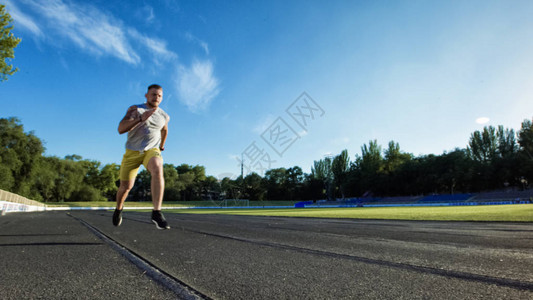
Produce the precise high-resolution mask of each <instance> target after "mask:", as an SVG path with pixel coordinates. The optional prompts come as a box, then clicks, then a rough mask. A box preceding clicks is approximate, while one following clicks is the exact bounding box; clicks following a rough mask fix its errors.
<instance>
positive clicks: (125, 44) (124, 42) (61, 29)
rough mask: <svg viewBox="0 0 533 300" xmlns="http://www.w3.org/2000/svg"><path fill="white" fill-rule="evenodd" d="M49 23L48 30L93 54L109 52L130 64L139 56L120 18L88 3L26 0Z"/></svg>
mask: <svg viewBox="0 0 533 300" xmlns="http://www.w3.org/2000/svg"><path fill="white" fill-rule="evenodd" d="M27 3H28V4H29V5H30V6H31V7H33V8H34V9H35V10H36V11H37V12H38V13H39V14H41V15H42V16H43V17H44V18H45V20H46V21H47V22H48V25H49V28H48V29H50V31H53V32H54V33H55V34H58V35H60V36H63V37H65V38H67V40H70V41H72V42H74V43H75V44H76V45H77V46H78V47H80V48H82V49H83V50H86V51H88V52H90V53H93V54H96V55H111V56H114V57H116V58H118V59H121V60H123V61H125V62H128V63H131V64H137V63H139V62H140V60H141V59H140V56H139V54H137V52H136V51H135V50H134V49H133V48H132V47H131V45H130V43H129V41H128V38H127V36H126V34H125V31H126V30H125V27H124V26H123V24H122V22H121V21H120V20H117V19H116V18H114V17H113V16H111V15H108V14H106V13H105V12H103V11H101V10H98V9H97V8H95V7H93V6H89V5H84V6H82V5H76V4H70V3H69V4H66V3H63V1H62V0H47V1H41V0H34V1H27Z"/></svg>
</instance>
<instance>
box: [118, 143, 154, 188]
mask: <svg viewBox="0 0 533 300" xmlns="http://www.w3.org/2000/svg"><path fill="white" fill-rule="evenodd" d="M152 157H160V158H161V159H163V157H162V156H161V150H159V149H158V148H153V149H150V150H146V151H143V152H140V151H133V150H130V149H126V153H125V154H124V156H123V157H122V163H121V164H120V180H123V181H126V180H134V179H135V177H136V176H137V172H139V167H140V166H141V164H142V165H143V166H144V167H145V168H146V169H148V162H149V161H150V159H152Z"/></svg>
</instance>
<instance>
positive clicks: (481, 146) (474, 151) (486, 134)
mask: <svg viewBox="0 0 533 300" xmlns="http://www.w3.org/2000/svg"><path fill="white" fill-rule="evenodd" d="M468 145H469V147H468V148H467V150H468V154H469V155H470V156H471V157H472V159H474V160H476V161H479V162H482V163H489V162H490V161H491V160H493V159H494V158H495V157H496V154H497V153H498V136H497V135H496V128H494V127H493V126H488V127H487V126H485V127H484V128H483V131H479V130H476V131H474V133H472V135H471V136H470V142H469V143H468Z"/></svg>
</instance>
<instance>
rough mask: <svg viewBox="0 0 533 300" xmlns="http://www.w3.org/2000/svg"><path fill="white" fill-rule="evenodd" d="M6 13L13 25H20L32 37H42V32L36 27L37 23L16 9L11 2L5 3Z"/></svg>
mask: <svg viewBox="0 0 533 300" xmlns="http://www.w3.org/2000/svg"><path fill="white" fill-rule="evenodd" d="M5 4H6V8H7V12H8V13H9V15H11V17H12V18H13V20H14V23H15V24H16V25H17V26H18V25H20V26H21V27H22V28H23V29H25V30H28V31H30V32H31V33H32V34H33V35H35V36H38V37H42V36H43V32H42V31H41V29H40V28H39V26H38V25H37V23H36V22H35V21H34V20H33V19H32V17H30V16H29V15H27V14H25V13H23V12H21V11H20V10H19V9H18V7H17V6H16V5H15V4H14V3H13V2H11V1H7V2H6V3H5Z"/></svg>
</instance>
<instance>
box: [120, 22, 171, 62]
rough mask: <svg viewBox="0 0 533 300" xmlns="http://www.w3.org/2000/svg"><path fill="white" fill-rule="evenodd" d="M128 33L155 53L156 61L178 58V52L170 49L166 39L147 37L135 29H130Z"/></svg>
mask: <svg viewBox="0 0 533 300" xmlns="http://www.w3.org/2000/svg"><path fill="white" fill-rule="evenodd" d="M128 34H129V35H130V36H131V37H132V38H134V39H136V40H137V41H139V42H140V43H141V44H142V45H143V46H144V47H146V48H147V49H148V51H150V52H151V53H152V54H153V55H154V57H155V58H156V62H159V61H160V60H162V61H169V60H174V59H177V58H178V55H177V54H176V53H174V52H172V51H170V50H168V48H167V42H166V41H163V40H160V39H157V38H150V37H147V36H145V35H143V34H141V33H139V32H138V31H137V30H135V29H129V30H128Z"/></svg>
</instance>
